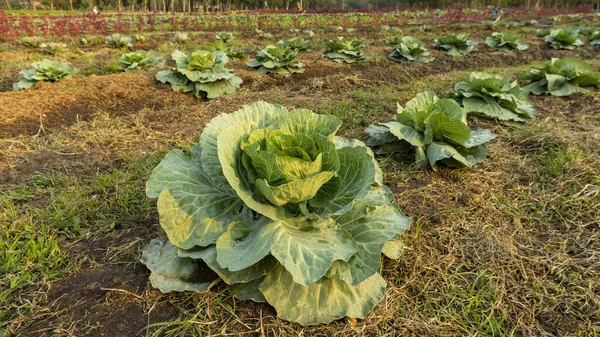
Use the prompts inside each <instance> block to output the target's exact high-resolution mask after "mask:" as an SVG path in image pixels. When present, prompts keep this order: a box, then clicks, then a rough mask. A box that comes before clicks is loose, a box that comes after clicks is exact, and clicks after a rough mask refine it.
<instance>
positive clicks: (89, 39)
mask: <svg viewBox="0 0 600 337" xmlns="http://www.w3.org/2000/svg"><path fill="white" fill-rule="evenodd" d="M79 43H80V44H81V45H83V46H87V45H99V44H104V43H106V39H103V38H101V37H98V36H92V35H86V36H82V37H80V38H79Z"/></svg>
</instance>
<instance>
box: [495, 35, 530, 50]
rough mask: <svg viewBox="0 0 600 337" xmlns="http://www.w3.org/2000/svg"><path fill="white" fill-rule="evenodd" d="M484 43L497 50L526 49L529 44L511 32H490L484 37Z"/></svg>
mask: <svg viewBox="0 0 600 337" xmlns="http://www.w3.org/2000/svg"><path fill="white" fill-rule="evenodd" d="M485 43H486V44H487V45H488V46H489V47H490V48H494V49H499V50H513V49H516V50H527V49H529V44H527V43H526V42H523V41H521V40H519V36H518V35H517V34H513V33H498V32H496V33H492V35H491V36H488V37H486V38H485Z"/></svg>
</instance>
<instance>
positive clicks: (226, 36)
mask: <svg viewBox="0 0 600 337" xmlns="http://www.w3.org/2000/svg"><path fill="white" fill-rule="evenodd" d="M215 37H216V38H217V40H220V41H223V42H227V41H229V40H231V39H233V33H232V32H218V33H217V34H216V35H215Z"/></svg>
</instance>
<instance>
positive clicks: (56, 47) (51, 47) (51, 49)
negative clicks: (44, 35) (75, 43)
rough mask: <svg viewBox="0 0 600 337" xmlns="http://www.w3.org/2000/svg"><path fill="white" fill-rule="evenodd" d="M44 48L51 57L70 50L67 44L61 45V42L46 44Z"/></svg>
mask: <svg viewBox="0 0 600 337" xmlns="http://www.w3.org/2000/svg"><path fill="white" fill-rule="evenodd" d="M43 48H44V53H46V54H50V55H58V54H62V53H65V52H66V51H67V50H69V49H67V44H66V43H60V42H58V43H56V42H48V43H44V44H43Z"/></svg>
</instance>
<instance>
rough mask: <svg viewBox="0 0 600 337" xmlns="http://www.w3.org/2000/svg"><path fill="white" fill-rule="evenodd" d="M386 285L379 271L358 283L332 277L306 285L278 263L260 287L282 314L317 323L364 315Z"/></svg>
mask: <svg viewBox="0 0 600 337" xmlns="http://www.w3.org/2000/svg"><path fill="white" fill-rule="evenodd" d="M385 287H386V283H385V280H384V279H383V278H382V277H381V276H380V275H379V274H374V275H373V276H371V277H370V278H368V279H367V280H365V281H364V282H362V283H360V284H359V285H356V286H351V285H349V284H348V283H346V282H344V281H342V280H335V279H329V278H322V279H320V280H318V281H317V282H314V283H312V284H310V285H309V286H303V285H301V284H298V283H295V282H294V280H293V278H292V275H291V274H290V273H288V272H287V271H286V270H285V268H283V267H279V268H277V269H275V271H274V272H272V273H270V274H269V275H267V276H266V277H265V280H264V281H263V282H262V283H261V284H260V287H259V289H260V291H261V292H262V293H263V294H264V295H265V298H266V300H267V302H269V303H270V304H271V305H272V306H273V307H275V310H277V315H278V316H279V317H280V318H282V319H285V320H289V321H293V322H298V323H300V324H302V325H315V324H321V323H329V322H331V321H333V320H336V319H340V318H343V317H352V318H364V317H365V316H366V315H367V313H369V311H371V310H372V309H373V307H375V305H376V304H377V303H379V302H380V301H381V300H382V299H383V297H384V295H385Z"/></svg>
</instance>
